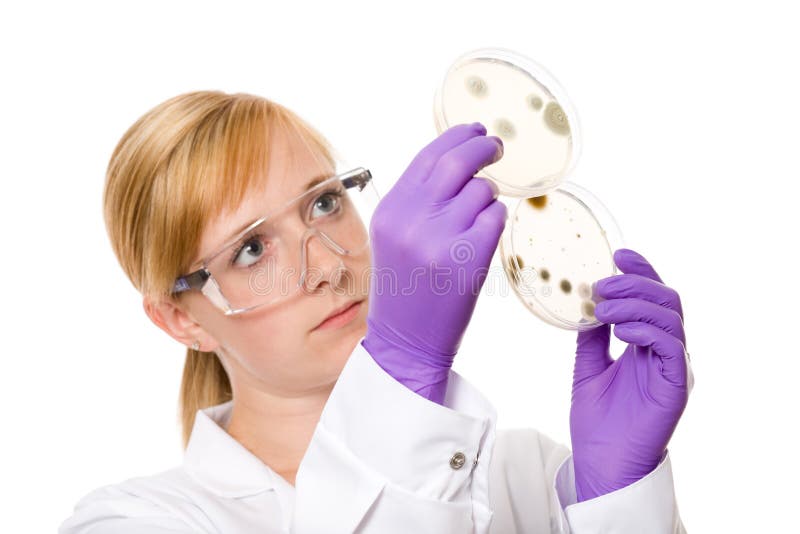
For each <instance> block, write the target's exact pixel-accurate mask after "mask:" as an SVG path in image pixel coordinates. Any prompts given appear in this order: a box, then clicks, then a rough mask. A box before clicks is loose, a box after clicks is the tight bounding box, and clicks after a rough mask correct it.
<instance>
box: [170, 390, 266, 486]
mask: <svg viewBox="0 0 800 534" xmlns="http://www.w3.org/2000/svg"><path fill="white" fill-rule="evenodd" d="M232 410H233V400H229V401H227V402H224V403H222V404H217V405H215V406H211V407H208V408H204V409H201V410H197V414H196V415H195V420H194V426H193V427H192V434H191V437H190V438H189V443H188V445H187V446H186V451H185V452H184V456H183V467H184V469H185V470H186V471H187V473H189V475H190V476H192V477H193V478H194V479H195V480H196V481H197V482H198V483H199V484H200V485H202V486H203V487H204V488H206V489H207V490H209V491H211V492H212V493H214V494H215V495H218V496H220V497H227V498H233V499H235V498H240V497H246V496H248V495H254V494H256V493H261V492H264V491H268V490H271V489H274V488H275V479H274V477H275V475H274V474H273V472H272V470H271V469H270V468H269V467H268V466H267V465H266V464H265V463H264V462H262V461H261V460H260V459H259V458H258V457H256V456H255V455H254V454H253V453H251V452H250V451H249V450H247V449H246V448H245V447H244V446H243V445H242V444H241V443H239V442H238V441H236V440H235V439H234V438H233V437H232V436H231V435H230V434H228V433H227V432H226V430H225V429H226V428H227V426H228V422H229V421H230V417H231V411H232Z"/></svg>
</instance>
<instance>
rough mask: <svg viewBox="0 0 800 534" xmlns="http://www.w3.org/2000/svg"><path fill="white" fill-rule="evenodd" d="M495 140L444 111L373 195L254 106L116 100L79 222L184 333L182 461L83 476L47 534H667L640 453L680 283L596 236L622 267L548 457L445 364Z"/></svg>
mask: <svg viewBox="0 0 800 534" xmlns="http://www.w3.org/2000/svg"><path fill="white" fill-rule="evenodd" d="M502 152H503V149H502V143H501V142H500V140H499V139H498V138H496V137H490V136H487V135H486V130H485V129H484V128H483V126H482V125H480V124H478V123H476V124H463V125H458V126H455V127H453V128H451V129H449V130H448V131H446V132H444V133H443V134H442V135H440V136H439V137H438V138H436V139H435V140H433V141H432V142H431V143H430V144H428V145H427V146H425V147H424V148H423V149H422V150H421V151H420V152H419V154H418V155H417V156H416V158H415V159H414V160H413V161H412V162H411V164H410V165H409V167H408V168H407V169H406V171H405V172H404V173H403V175H402V176H401V177H400V178H399V180H398V181H397V183H396V185H395V186H394V187H393V188H392V189H391V191H389V192H388V194H386V195H385V196H384V197H383V198H381V199H379V198H378V197H377V194H376V192H375V189H374V186H373V185H372V181H371V174H370V172H369V170H368V169H365V168H356V169H337V168H336V161H337V160H336V158H335V157H334V154H333V150H332V148H331V147H330V146H329V144H328V143H327V142H326V141H325V140H324V138H323V137H322V136H321V135H320V134H319V133H317V132H316V131H315V130H314V129H313V128H311V127H310V126H309V125H308V124H306V123H305V122H304V121H303V120H301V119H300V118H299V117H298V116H297V115H296V114H294V113H292V112H291V111H289V110H288V109H286V108H284V107H282V106H280V105H278V104H276V103H274V102H271V101H269V100H267V99H264V98H260V97H257V96H252V95H247V94H225V93H221V92H210V91H203V92H193V93H187V94H183V95H180V96H177V97H175V98H172V99H170V100H168V101H166V102H164V103H162V104H160V105H158V106H157V107H155V108H154V109H152V110H150V111H149V112H147V113H146V114H145V115H144V116H142V117H141V118H140V119H139V120H138V121H137V122H136V123H135V124H134V125H133V126H131V127H130V129H129V130H128V131H127V132H126V133H125V134H124V135H123V137H122V139H121V140H120V142H119V144H118V145H117V147H116V149H115V151H114V153H113V155H112V157H111V162H110V164H109V167H108V175H107V182H106V188H105V193H104V215H105V221H106V225H107V229H108V234H109V237H110V240H111V244H112V246H113V249H114V251H115V253H116V255H117V257H118V259H119V262H120V264H121V266H122V268H123V269H124V271H125V273H126V274H127V276H128V277H129V278H130V280H131V282H132V283H133V284H134V286H135V287H136V288H137V289H138V290H139V291H140V292H141V293H142V295H143V304H144V309H145V312H146V313H147V315H148V316H149V317H150V318H151V319H152V321H153V322H154V323H155V324H156V325H157V326H158V327H160V328H162V329H163V330H164V331H165V332H167V333H168V334H169V335H170V336H172V337H173V338H174V339H176V340H177V341H178V342H180V343H182V344H184V345H185V346H187V347H189V348H188V350H187V354H186V364H185V368H184V374H183V383H182V385H181V396H180V398H181V403H180V410H181V421H182V425H183V437H184V444H185V446H186V450H185V454H184V461H183V464H182V465H181V466H178V467H176V468H174V469H171V470H168V471H165V472H162V473H158V474H154V475H151V476H144V477H138V478H132V479H129V480H126V481H124V482H121V483H118V484H112V485H109V486H105V487H101V488H98V489H96V490H94V491H92V492H90V493H89V494H88V495H86V496H84V497H83V498H82V499H81V500H80V501H79V502H78V504H77V505H76V507H75V511H74V514H73V515H72V516H71V517H69V518H68V519H66V520H65V521H64V523H63V524H62V525H61V528H60V532H63V533H80V532H83V533H92V534H103V533H112V532H113V533H127V532H131V533H132V532H137V533H162V532H163V533H166V532H186V533H189V532H208V533H211V532H226V533H228V532H230V533H250V532H253V533H255V532H260V533H265V532H293V533H314V532H320V533H323V532H324V533H335V532H375V533H381V534H387V533H395V532H397V533H400V532H402V533H408V532H414V533H424V532H431V533H433V532H436V533H444V532H454V533H455V532H459V533H461V532H476V533H487V532H492V533H513V532H570V531H571V532H606V531H614V532H637V533H638V532H681V531H683V526H682V524H681V521H680V519H679V516H678V511H677V506H676V504H675V500H674V493H673V486H672V477H671V468H670V462H669V457H668V455H667V449H666V446H667V443H668V441H669V439H670V437H671V435H672V433H673V431H674V429H675V426H676V425H677V422H678V420H679V418H680V416H681V414H682V412H683V409H684V407H685V405H686V402H687V399H688V393H689V389H690V387H691V372H690V368H689V366H688V359H687V356H688V355H687V353H686V352H685V348H684V347H685V335H684V332H683V322H682V311H681V305H680V299H679V297H678V295H677V293H676V292H675V291H674V290H672V289H670V288H669V287H667V286H665V285H664V284H663V283H662V281H661V279H660V278H659V277H658V275H657V274H656V273H655V271H654V270H653V268H652V267H651V266H650V265H649V264H648V263H647V261H646V260H644V258H642V257H641V256H639V255H638V254H636V253H635V252H633V251H630V250H619V251H617V252H616V254H615V261H616V262H617V264H618V266H619V267H620V269H621V270H622V271H623V273H625V274H621V275H617V276H614V277H611V278H607V279H604V280H602V281H600V282H598V284H597V286H596V291H597V293H598V295H600V296H601V297H603V298H604V299H605V300H604V301H603V302H601V303H600V304H598V306H597V309H596V315H597V317H598V318H599V319H600V320H601V321H603V322H604V323H605V324H603V325H601V326H600V327H598V328H595V329H593V330H591V331H588V332H582V333H580V334H579V335H578V348H577V354H576V364H575V375H574V385H573V399H572V410H571V414H570V423H571V425H570V426H571V440H572V453H570V450H569V449H568V448H567V447H565V446H563V445H561V444H558V443H555V442H554V441H552V440H551V439H549V438H548V437H546V436H545V435H542V434H540V433H538V432H537V431H535V430H533V429H515V430H502V431H499V432H496V431H495V421H496V415H495V411H494V408H493V407H492V405H491V403H489V402H488V401H487V400H486V399H485V398H484V397H483V396H482V395H481V394H480V393H479V392H478V391H477V390H476V389H475V388H474V387H473V386H472V385H471V384H470V383H469V382H467V381H466V380H464V379H463V378H462V377H461V376H460V375H458V374H457V373H455V372H454V371H453V370H452V369H451V365H452V362H453V359H454V357H455V355H456V353H457V351H458V348H459V345H460V342H461V338H462V336H463V333H464V331H465V329H466V327H467V324H468V322H469V320H470V318H471V316H472V312H473V310H474V307H475V303H476V300H477V296H478V294H479V292H480V289H481V287H482V284H483V280H484V278H485V273H486V270H487V269H488V266H489V263H490V260H491V257H492V255H493V253H494V250H495V248H496V246H497V242H498V240H499V237H500V234H501V233H502V230H503V227H504V225H505V222H506V210H505V206H504V205H503V204H502V203H500V202H498V201H497V200H496V196H497V191H496V189H495V188H494V187H493V186H492V184H491V183H490V182H489V181H487V180H484V179H481V178H476V177H474V175H475V173H476V172H477V171H478V170H480V169H481V168H483V167H484V166H486V165H489V164H491V163H492V162H494V161H497V159H498V158H500V157H502ZM378 200H380V201H379V202H378ZM376 204H377V207H375V205H376ZM371 207H372V208H374V211H373V210H371ZM370 213H373V215H372V218H371V220H369V221H368V220H366V219H365V214H366V215H369V214H370ZM456 250H458V251H460V252H456ZM465 250H466V251H467V253H466V254H464V253H463V251H465ZM482 274H483V275H484V276H482ZM464 276H466V278H463V277H464ZM457 277H462V278H461V279H466V280H468V281H470V283H469V284H468V285H469V286H470V287H468V288H467V290H466V291H464V290H458V289H457V288H456V284H455V283H454V282H455V281H456V278H457ZM611 323H617V326H616V327H615V334H616V335H617V336H618V337H619V338H620V339H622V340H624V341H627V342H629V343H630V345H629V346H628V349H627V350H626V351H625V353H624V354H623V355H622V356H620V357H619V358H618V359H617V360H612V359H611V357H610V355H609V351H608V348H609V332H610V329H609V326H608V325H609V324H611Z"/></svg>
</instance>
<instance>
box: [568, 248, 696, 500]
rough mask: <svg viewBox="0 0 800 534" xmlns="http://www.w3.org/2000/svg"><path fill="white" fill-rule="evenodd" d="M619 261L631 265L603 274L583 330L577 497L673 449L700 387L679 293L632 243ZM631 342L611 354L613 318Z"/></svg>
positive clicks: (596, 492)
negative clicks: (588, 326)
mask: <svg viewBox="0 0 800 534" xmlns="http://www.w3.org/2000/svg"><path fill="white" fill-rule="evenodd" d="M614 262H615V263H616V265H617V267H619V269H620V270H621V271H622V272H623V273H624V274H620V275H615V276H610V277H608V278H604V279H602V280H599V281H598V282H597V283H596V285H595V294H596V295H598V296H599V297H601V298H602V299H605V300H602V301H601V302H599V303H598V304H597V306H596V308H595V317H597V319H598V320H599V321H602V322H603V323H605V324H602V325H600V326H598V327H597V328H594V329H592V330H588V331H583V332H579V333H578V339H577V351H576V359H575V370H574V374H573V384H572V407H571V410H570V433H571V439H572V453H573V462H574V467H575V486H576V491H577V498H578V502H581V501H585V500H588V499H592V498H595V497H598V496H600V495H603V494H605V493H610V492H612V491H615V490H617V489H620V488H622V487H625V486H627V485H629V484H632V483H633V482H636V481H637V480H639V479H640V478H642V477H644V476H645V475H647V474H648V473H650V472H651V471H652V470H653V469H655V467H657V466H658V464H659V463H660V461H661V460H662V459H663V457H664V455H665V454H666V447H667V443H668V442H669V440H670V438H671V437H672V433H673V431H674V430H675V427H676V426H677V424H678V420H679V419H680V417H681V414H682V413H683V410H684V408H685V407H686V403H687V401H688V398H689V392H690V391H691V388H692V387H693V383H694V377H693V375H692V371H691V366H690V364H689V361H688V353H687V352H686V350H685V347H686V336H685V333H684V329H683V311H682V308H681V301H680V297H679V295H678V293H677V292H675V290H673V289H671V288H669V287H667V286H666V285H664V283H663V282H662V281H661V278H660V277H659V276H658V274H656V271H655V270H654V269H653V267H652V266H651V265H650V264H649V263H648V262H647V260H645V259H644V258H643V257H642V256H641V255H639V254H638V253H636V252H634V251H633V250H630V249H619V250H617V251H616V252H615V254H614ZM610 323H613V324H615V327H614V335H616V336H617V337H618V338H619V339H621V340H622V341H626V342H628V343H629V345H628V347H627V348H626V349H625V351H624V352H623V353H622V355H621V356H620V357H619V358H617V359H616V360H612V358H611V355H610V353H609V340H610V338H609V333H610V326H609V324H610Z"/></svg>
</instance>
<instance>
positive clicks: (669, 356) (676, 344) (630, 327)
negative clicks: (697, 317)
mask: <svg viewBox="0 0 800 534" xmlns="http://www.w3.org/2000/svg"><path fill="white" fill-rule="evenodd" d="M614 335H615V336H617V337H618V338H619V339H621V340H622V341H625V342H626V343H633V344H634V345H639V346H641V347H650V348H651V349H652V351H653V352H654V353H655V354H656V355H657V356H658V357H659V359H660V362H659V366H658V368H659V372H660V373H661V376H663V377H664V378H665V379H666V380H667V381H668V382H669V383H670V384H673V385H676V386H686V385H687V379H688V374H687V360H686V350H685V348H684V346H683V343H681V341H680V340H679V339H678V338H676V337H675V336H673V335H671V334H668V333H667V332H665V331H664V330H663V329H661V328H659V327H657V326H653V325H651V324H648V323H643V322H630V323H619V324H617V325H615V326H614Z"/></svg>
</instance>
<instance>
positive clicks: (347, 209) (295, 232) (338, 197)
mask: <svg viewBox="0 0 800 534" xmlns="http://www.w3.org/2000/svg"><path fill="white" fill-rule="evenodd" d="M378 200H379V197H378V194H377V191H376V190H375V187H374V185H373V184H372V182H371V180H368V181H363V182H361V181H358V182H353V181H352V180H348V179H342V178H341V177H334V178H332V179H329V180H327V181H325V182H323V183H321V184H319V185H317V186H316V187H315V188H313V189H311V190H310V191H309V192H308V193H306V194H305V195H303V196H302V197H300V198H298V199H296V200H295V201H294V202H293V203H291V204H290V205H288V206H286V207H284V208H283V209H281V211H280V212H279V213H275V214H271V215H269V216H267V218H266V219H265V220H264V221H263V222H261V223H260V224H258V225H257V226H255V227H253V228H251V229H250V230H249V231H247V232H246V233H245V234H244V235H243V236H242V237H241V238H240V239H238V240H237V241H236V242H235V243H233V244H232V245H229V246H228V247H227V248H225V249H224V250H222V251H221V252H219V253H218V254H216V255H215V256H214V258H212V259H211V260H210V261H209V262H208V265H207V269H208V271H209V272H210V273H211V278H210V279H209V280H208V281H207V282H206V284H205V286H204V287H203V293H204V294H206V296H207V297H209V298H210V299H211V300H212V301H213V302H214V303H215V304H217V305H218V306H219V307H221V308H223V309H225V308H227V309H225V311H226V313H238V312H241V311H245V310H247V309H250V308H253V307H256V306H262V305H265V304H272V303H275V302H278V301H280V300H283V299H286V298H288V297H289V296H291V295H293V294H295V293H296V292H297V291H298V290H300V289H301V288H303V287H304V286H305V285H306V284H307V282H308V280H310V279H319V277H320V276H321V274H322V273H320V272H315V269H317V267H316V266H314V265H308V261H307V259H308V258H307V254H306V246H307V242H308V241H309V240H311V239H319V240H320V241H321V242H323V243H324V244H325V245H326V246H327V247H328V248H329V249H330V250H332V251H333V252H335V253H337V254H339V255H341V256H343V257H348V256H349V257H361V256H362V255H368V254H369V231H368V224H369V220H370V217H371V216H372V213H373V211H374V209H375V206H376V205H377V202H378Z"/></svg>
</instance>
